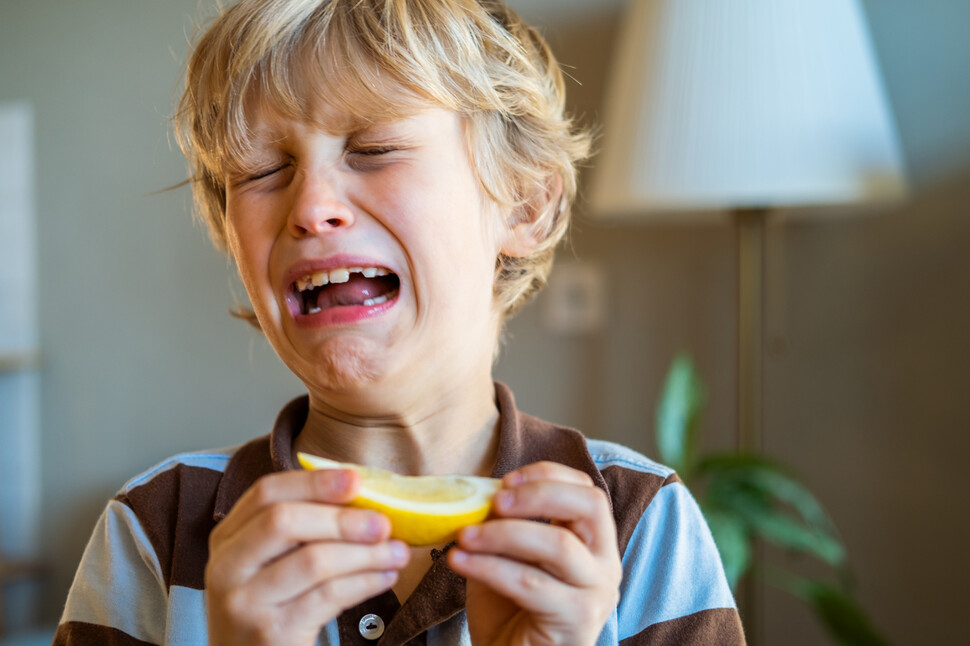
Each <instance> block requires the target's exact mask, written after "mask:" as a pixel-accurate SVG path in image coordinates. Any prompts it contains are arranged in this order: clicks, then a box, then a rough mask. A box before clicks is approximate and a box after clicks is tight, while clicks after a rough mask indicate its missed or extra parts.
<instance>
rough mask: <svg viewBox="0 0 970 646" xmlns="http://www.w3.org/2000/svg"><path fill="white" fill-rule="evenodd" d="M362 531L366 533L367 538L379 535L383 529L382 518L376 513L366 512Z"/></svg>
mask: <svg viewBox="0 0 970 646" xmlns="http://www.w3.org/2000/svg"><path fill="white" fill-rule="evenodd" d="M364 531H365V532H366V533H367V538H377V537H379V536H380V535H381V533H382V532H383V531H384V520H383V519H382V518H381V517H380V516H378V515H377V514H368V515H367V525H366V526H365V528H364Z"/></svg>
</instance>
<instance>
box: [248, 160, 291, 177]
mask: <svg viewBox="0 0 970 646" xmlns="http://www.w3.org/2000/svg"><path fill="white" fill-rule="evenodd" d="M289 166H290V163H289V162H287V163H285V164H280V165H278V166H271V167H270V168H266V169H263V170H259V171H256V172H255V173H251V174H249V175H247V176H246V178H245V181H247V182H254V181H256V180H258V179H263V178H264V177H269V176H270V175H274V174H276V173H278V172H280V171H281V170H284V169H286V168H288V167H289Z"/></svg>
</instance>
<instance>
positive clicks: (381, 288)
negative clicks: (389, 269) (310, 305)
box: [317, 274, 394, 309]
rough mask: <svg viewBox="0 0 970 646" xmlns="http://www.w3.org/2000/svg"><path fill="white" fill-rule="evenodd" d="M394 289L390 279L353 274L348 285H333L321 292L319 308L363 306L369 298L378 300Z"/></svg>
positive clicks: (318, 301) (318, 302)
mask: <svg viewBox="0 0 970 646" xmlns="http://www.w3.org/2000/svg"><path fill="white" fill-rule="evenodd" d="M393 289H394V284H393V280H389V279H388V277H377V278H364V277H363V276H361V275H360V274H353V275H352V276H351V277H350V280H349V281H347V282H346V283H331V284H330V285H328V286H327V287H325V288H324V289H322V290H321V291H320V295H319V296H318V297H317V307H319V308H320V309H327V308H328V307H339V306H341V305H363V304H364V301H365V300H367V299H368V298H377V297H378V296H381V295H383V294H387V293H390V292H391V291H393Z"/></svg>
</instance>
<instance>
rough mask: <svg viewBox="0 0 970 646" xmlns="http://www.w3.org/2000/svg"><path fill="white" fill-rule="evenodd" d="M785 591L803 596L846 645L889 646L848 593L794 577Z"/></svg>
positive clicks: (836, 636) (825, 624)
mask: <svg viewBox="0 0 970 646" xmlns="http://www.w3.org/2000/svg"><path fill="white" fill-rule="evenodd" d="M784 587H785V589H787V590H788V591H789V592H791V593H792V594H794V595H795V596H797V597H800V598H801V599H803V600H804V601H805V602H807V603H808V604H809V605H811V606H812V608H813V609H814V610H815V614H816V615H817V616H818V617H819V618H820V619H821V620H822V623H823V625H824V626H825V627H826V628H827V629H828V631H829V634H830V635H832V636H833V637H834V638H835V639H836V640H838V642H839V643H840V644H843V646H889V640H887V639H886V638H885V637H884V636H883V635H881V634H880V633H879V631H878V630H877V629H876V627H875V626H873V624H872V622H870V621H869V617H868V616H867V615H866V612H865V610H863V609H862V607H861V606H860V605H859V604H858V603H857V602H856V600H855V599H853V598H852V597H851V596H850V595H848V594H847V593H845V592H844V591H842V590H840V589H838V588H836V587H834V586H831V585H828V584H826V583H822V582H820V581H811V580H808V579H796V578H793V579H792V580H791V581H789V582H788V583H787V584H785V585H784Z"/></svg>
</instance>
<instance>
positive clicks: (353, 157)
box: [347, 146, 403, 171]
mask: <svg viewBox="0 0 970 646" xmlns="http://www.w3.org/2000/svg"><path fill="white" fill-rule="evenodd" d="M402 150H403V148H401V147H400V146H359V147H353V148H348V149H347V163H348V165H349V166H350V167H351V168H354V169H355V170H360V171H371V170H379V169H381V168H384V167H385V166H387V165H389V164H391V163H393V162H394V160H395V159H397V157H398V156H397V155H395V154H394V153H398V152H401V151H402Z"/></svg>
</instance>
